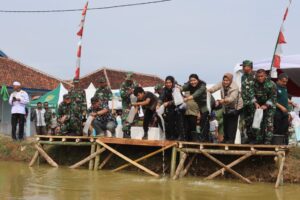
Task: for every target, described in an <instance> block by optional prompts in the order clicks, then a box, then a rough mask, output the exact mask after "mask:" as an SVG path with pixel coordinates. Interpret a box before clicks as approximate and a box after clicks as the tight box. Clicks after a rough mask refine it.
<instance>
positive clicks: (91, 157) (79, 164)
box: [69, 147, 106, 169]
mask: <svg viewBox="0 0 300 200" xmlns="http://www.w3.org/2000/svg"><path fill="white" fill-rule="evenodd" d="M105 150H106V149H105V148H104V147H103V148H101V149H98V151H96V152H95V153H93V154H91V155H89V156H88V157H86V158H85V159H83V160H81V161H79V162H77V163H75V164H74V165H72V166H70V167H69V168H71V169H75V168H77V167H80V166H81V165H83V164H84V163H86V162H88V161H90V160H91V159H93V158H95V157H96V156H97V155H98V154H101V153H102V152H104V151H105Z"/></svg>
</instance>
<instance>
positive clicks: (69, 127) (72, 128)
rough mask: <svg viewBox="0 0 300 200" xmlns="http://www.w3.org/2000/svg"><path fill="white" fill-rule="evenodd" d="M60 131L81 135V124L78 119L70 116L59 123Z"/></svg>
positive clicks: (65, 133) (63, 133)
mask: <svg viewBox="0 0 300 200" xmlns="http://www.w3.org/2000/svg"><path fill="white" fill-rule="evenodd" d="M60 132H61V134H62V135H81V134H82V125H81V121H80V119H78V118H76V117H71V118H70V119H68V120H66V121H65V122H64V123H63V124H61V125H60Z"/></svg>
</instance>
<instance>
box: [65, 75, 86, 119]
mask: <svg viewBox="0 0 300 200" xmlns="http://www.w3.org/2000/svg"><path fill="white" fill-rule="evenodd" d="M73 85H74V87H72V88H71V90H70V91H69V92H68V94H69V96H70V98H71V101H72V102H73V103H75V104H76V105H77V107H78V108H79V109H80V111H79V112H80V120H83V119H84V116H85V115H86V111H87V104H86V97H85V92H84V90H82V89H80V87H79V79H74V80H73Z"/></svg>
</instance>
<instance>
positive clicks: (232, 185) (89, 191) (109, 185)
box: [0, 161, 300, 200]
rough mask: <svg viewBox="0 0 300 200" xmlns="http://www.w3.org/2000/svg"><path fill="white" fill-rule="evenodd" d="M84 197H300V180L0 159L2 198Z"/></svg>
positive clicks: (295, 199) (180, 199)
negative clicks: (163, 174)
mask: <svg viewBox="0 0 300 200" xmlns="http://www.w3.org/2000/svg"><path fill="white" fill-rule="evenodd" d="M18 199H25V200H27V199H30V200H31V199H32V200H34V199H36V200H54V199H58V200H69V199H70V200H81V199H109V200H114V199H128V200H132V199H142V200H147V199H155V200H157V199H171V200H175V199H176V200H177V199H178V200H190V199H203V200H206V199H207V200H213V199H225V200H226V199H228V200H229V199H230V200H259V199H263V200H269V199H270V200H274V199H275V200H283V199H284V200H289V199H291V200H298V199H300V185H291V184H285V185H284V186H283V187H281V188H280V189H277V190H276V189H274V184H269V183H254V184H252V185H248V184H244V183H241V182H238V181H229V180H226V181H204V180H201V179H200V178H198V177H193V178H183V179H180V180H176V181H174V180H170V179H168V178H161V179H157V178H153V177H150V176H147V175H144V174H137V172H136V173H135V172H134V173H129V172H123V173H112V172H109V171H89V170H85V169H80V170H70V169H68V168H66V167H61V168H57V169H56V168H51V167H49V166H48V165H43V166H36V167H33V168H30V167H28V165H27V164H25V163H18V162H5V161H0V200H18Z"/></svg>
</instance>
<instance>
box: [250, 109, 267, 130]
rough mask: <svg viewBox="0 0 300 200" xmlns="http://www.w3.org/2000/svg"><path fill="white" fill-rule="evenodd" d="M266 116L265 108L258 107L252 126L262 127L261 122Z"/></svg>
mask: <svg viewBox="0 0 300 200" xmlns="http://www.w3.org/2000/svg"><path fill="white" fill-rule="evenodd" d="M263 116H264V111H263V109H260V108H259V109H256V110H255V113H254V118H253V123H252V128H254V129H260V124H261V121H262V119H263Z"/></svg>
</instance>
